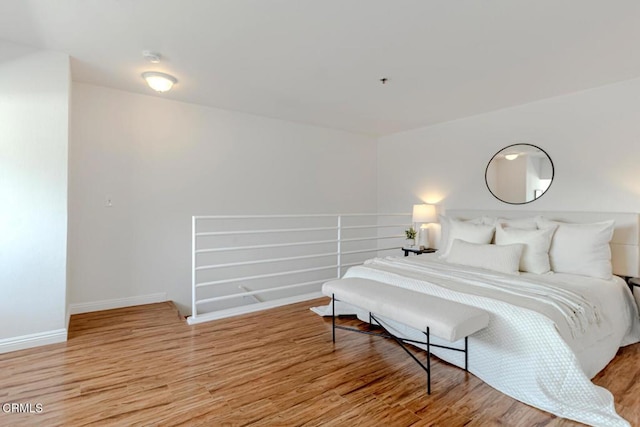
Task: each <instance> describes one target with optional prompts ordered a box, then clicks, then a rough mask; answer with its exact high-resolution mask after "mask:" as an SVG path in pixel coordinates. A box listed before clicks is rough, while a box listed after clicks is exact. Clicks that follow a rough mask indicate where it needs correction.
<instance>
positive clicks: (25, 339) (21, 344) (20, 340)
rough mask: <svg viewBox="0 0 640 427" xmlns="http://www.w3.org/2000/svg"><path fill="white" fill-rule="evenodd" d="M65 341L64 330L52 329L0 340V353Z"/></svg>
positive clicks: (65, 331)
mask: <svg viewBox="0 0 640 427" xmlns="http://www.w3.org/2000/svg"><path fill="white" fill-rule="evenodd" d="M66 340H67V330H66V329H54V330H52V331H46V332H38V333H37V334H29V335H22V336H19V337H12V338H5V339H2V340H0V353H8V352H10V351H17V350H24V349H26V348H31V347H39V346H41V345H47V344H56V343H59V342H65V341H66Z"/></svg>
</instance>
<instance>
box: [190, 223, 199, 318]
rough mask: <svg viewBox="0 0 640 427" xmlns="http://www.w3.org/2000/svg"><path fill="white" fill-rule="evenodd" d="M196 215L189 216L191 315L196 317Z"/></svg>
mask: <svg viewBox="0 0 640 427" xmlns="http://www.w3.org/2000/svg"><path fill="white" fill-rule="evenodd" d="M196 221H197V219H196V217H195V216H192V217H191V317H193V319H195V318H196V317H198V306H197V304H196Z"/></svg>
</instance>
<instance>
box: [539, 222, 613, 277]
mask: <svg viewBox="0 0 640 427" xmlns="http://www.w3.org/2000/svg"><path fill="white" fill-rule="evenodd" d="M537 221H538V227H541V228H543V227H548V226H550V225H556V226H557V227H558V228H557V229H556V232H555V234H554V235H553V239H552V240H551V248H550V249H549V261H550V262H551V269H552V270H553V271H555V272H557V273H570V274H578V275H581V276H590V277H597V278H600V279H610V278H611V274H612V268H611V248H610V247H609V242H610V241H611V238H612V237H613V227H614V224H615V221H613V220H611V221H603V222H595V223H591V224H567V223H562V222H556V221H550V220H548V219H546V218H538V219H537Z"/></svg>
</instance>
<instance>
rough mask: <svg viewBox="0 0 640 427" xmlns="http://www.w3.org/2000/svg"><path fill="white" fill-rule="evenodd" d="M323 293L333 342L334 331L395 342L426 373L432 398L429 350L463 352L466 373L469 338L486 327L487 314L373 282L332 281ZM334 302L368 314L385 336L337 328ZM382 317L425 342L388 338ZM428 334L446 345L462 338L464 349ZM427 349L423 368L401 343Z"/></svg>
mask: <svg viewBox="0 0 640 427" xmlns="http://www.w3.org/2000/svg"><path fill="white" fill-rule="evenodd" d="M322 293H323V294H324V295H326V296H329V297H331V299H332V301H331V305H332V308H333V312H332V334H333V342H334V343H335V342H336V332H335V330H336V329H344V330H349V331H354V332H360V333H366V334H369V335H378V336H382V337H385V338H392V339H394V340H395V341H396V342H397V343H398V344H400V346H401V347H402V348H403V349H404V350H405V351H406V352H407V353H408V354H409V355H410V356H411V357H412V358H413V359H414V360H415V361H416V362H417V363H418V364H419V365H420V366H421V367H422V368H423V369H424V370H425V371H426V372H427V393H429V394H431V347H439V348H445V349H448V350H454V351H460V352H464V355H465V360H464V364H465V367H464V368H465V371H466V370H468V345H469V344H468V336H469V335H471V334H473V333H474V332H477V331H479V330H481V329H483V328H485V327H486V326H487V325H488V324H489V314H488V313H487V312H486V311H484V310H482V309H480V308H477V307H472V306H468V305H465V304H460V303H457V302H454V301H450V300H446V299H443V298H439V297H435V296H432V295H427V294H423V293H420V292H416V291H412V290H409V289H403V288H399V287H397V286H392V285H387V284H385V283H381V282H377V281H375V280H369V279H361V278H356V277H352V278H347V279H339V280H332V281H329V282H326V283H325V284H324V285H323V286H322ZM335 301H343V302H346V303H348V304H351V305H353V306H355V307H358V308H360V309H363V310H366V311H368V312H369V318H370V323H373V321H375V323H376V324H377V325H378V326H380V327H381V328H382V329H383V330H384V332H385V333H384V334H377V333H372V332H368V331H362V330H360V329H357V328H350V327H346V326H340V325H336V321H335V319H336V316H335ZM376 316H382V317H385V318H387V319H390V320H394V321H396V322H399V323H402V324H404V325H407V326H410V327H412V328H414V329H417V330H419V331H422V332H424V334H425V336H426V341H425V342H420V341H415V340H410V339H406V338H401V337H398V336H395V335H393V334H391V333H390V332H389V331H388V330H387V329H386V328H385V327H384V326H383V325H382V324H381V323H380V321H379V320H378V319H377V318H376ZM431 334H433V335H435V336H437V337H439V338H443V339H445V340H447V341H449V342H455V341H458V340H460V339H462V338H464V349H460V348H456V347H449V346H444V345H439V344H433V343H431V340H430V336H431ZM406 342H411V343H414V344H423V345H426V351H427V365H426V366H425V365H424V364H423V363H422V362H420V361H419V360H418V359H417V358H416V357H415V356H414V355H413V353H411V352H410V351H409V349H407V348H406V347H405V346H404V343H406Z"/></svg>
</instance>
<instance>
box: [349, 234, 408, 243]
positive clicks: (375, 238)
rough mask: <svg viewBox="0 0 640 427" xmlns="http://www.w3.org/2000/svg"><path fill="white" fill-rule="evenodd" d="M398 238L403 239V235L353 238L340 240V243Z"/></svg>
mask: <svg viewBox="0 0 640 427" xmlns="http://www.w3.org/2000/svg"><path fill="white" fill-rule="evenodd" d="M398 237H404V235H403V234H398V235H396V236H381V237H354V238H352V239H342V242H364V241H365V240H382V239H397V238H398Z"/></svg>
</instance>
